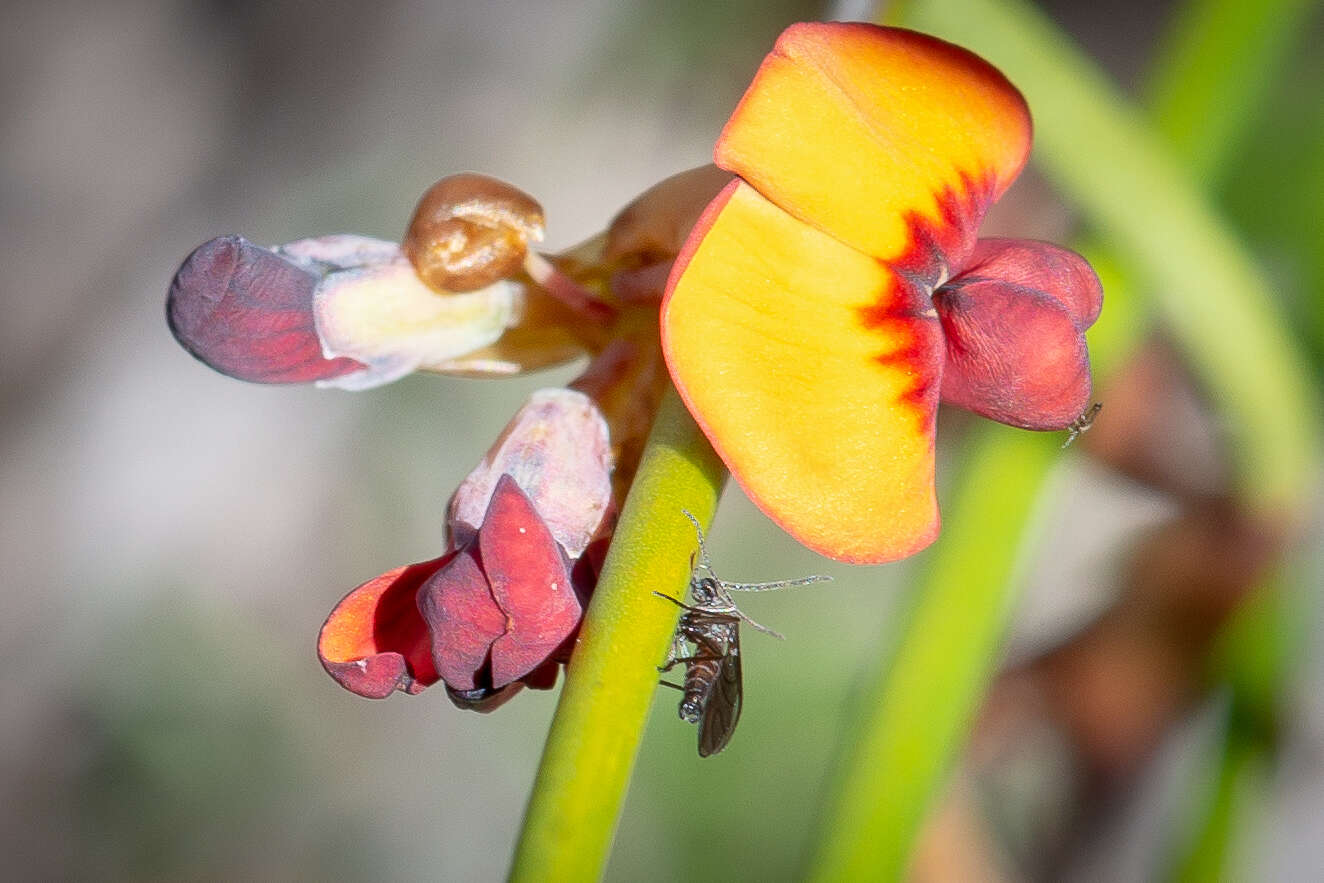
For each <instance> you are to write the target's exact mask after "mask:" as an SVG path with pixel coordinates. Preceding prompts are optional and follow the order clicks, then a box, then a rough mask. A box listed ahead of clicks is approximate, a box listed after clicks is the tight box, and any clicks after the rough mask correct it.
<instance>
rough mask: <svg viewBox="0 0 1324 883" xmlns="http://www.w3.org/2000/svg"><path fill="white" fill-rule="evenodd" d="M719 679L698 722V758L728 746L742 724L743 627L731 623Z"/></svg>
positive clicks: (714, 683) (718, 674)
mask: <svg viewBox="0 0 1324 883" xmlns="http://www.w3.org/2000/svg"><path fill="white" fill-rule="evenodd" d="M728 628H729V630H730V631H729V635H728V638H727V641H726V652H725V653H724V654H722V660H721V666H720V668H719V669H718V672H717V678H716V679H715V681H714V682H713V685H712V687H711V689H710V690H709V692H708V701H707V702H706V703H705V704H704V707H703V717H702V719H700V721H699V756H700V757H711V756H712V755H714V754H716V753H717V752H719V751H721V750H722V749H723V748H725V747H726V743H728V742H730V741H731V734H732V733H734V732H735V731H736V724H737V723H738V722H739V721H740V705H741V699H742V698H743V695H744V685H743V683H742V680H741V672H740V627H739V626H738V625H737V624H735V623H731V625H730V626H728Z"/></svg>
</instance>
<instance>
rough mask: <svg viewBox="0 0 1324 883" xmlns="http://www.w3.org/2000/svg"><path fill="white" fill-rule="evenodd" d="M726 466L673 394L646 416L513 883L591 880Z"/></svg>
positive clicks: (605, 848) (598, 870) (602, 859)
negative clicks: (698, 532)
mask: <svg viewBox="0 0 1324 883" xmlns="http://www.w3.org/2000/svg"><path fill="white" fill-rule="evenodd" d="M725 479H726V470H725V468H724V467H723V466H722V464H721V461H720V460H718V459H717V456H716V455H715V454H714V453H713V451H712V448H710V447H709V446H708V442H707V440H706V439H705V438H704V437H703V434H702V433H701V432H700V431H699V428H698V427H697V426H695V424H694V421H693V419H692V418H691V417H690V415H689V412H687V411H686V410H685V406H684V405H683V404H682V403H681V401H680V398H679V397H678V396H677V395H676V393H675V391H674V390H671V389H668V391H667V394H666V396H665V398H664V399H663V402H662V407H661V409H660V410H659V412H658V415H657V419H656V420H655V422H654V424H653V430H652V434H651V435H650V436H649V439H648V445H647V447H646V448H645V450H644V455H643V460H642V462H641V463H640V465H639V472H638V474H637V475H636V477H635V480H634V485H633V488H632V489H631V491H630V495H629V498H628V499H627V500H626V502H625V507H624V510H623V511H622V512H621V518H620V522H619V523H618V524H617V526H616V533H615V536H614V537H613V538H612V543H611V551H610V552H609V554H608V556H607V560H606V563H605V565H604V567H603V572H602V577H601V579H599V580H598V586H597V589H596V590H595V592H594V594H593V600H592V602H591V603H590V604H589V607H588V610H587V612H586V613H585V616H584V624H583V626H582V628H581V631H580V635H579V642H578V644H577V645H576V647H575V652H574V656H573V658H572V660H571V662H570V666H569V668H568V669H567V671H566V679H565V686H564V687H563V688H562V690H561V699H560V702H559V703H558V704H557V707H556V716H555V718H554V719H553V721H552V727H551V731H550V732H549V733H548V735H547V744H546V746H545V747H544V749H543V757H542V764H541V766H540V767H539V769H538V777H537V779H536V781H535V782H534V785H533V794H532V796H531V797H530V799H529V806H528V810H527V812H526V813H525V817H524V827H523V830H522V832H521V834H520V839H519V843H518V845H517V847H516V850H515V860H514V865H513V867H512V869H511V879H512V880H596V879H598V878H599V877H600V876H601V874H602V869H603V867H604V866H605V864H606V861H607V855H608V852H609V850H610V848H611V840H612V836H613V834H614V833H615V831H616V823H617V821H618V819H619V817H620V812H621V804H622V802H623V801H624V800H625V792H626V787H627V785H628V784H629V781H630V773H631V771H632V770H633V768H634V762H635V756H636V754H637V753H638V750H639V741H640V739H641V738H642V735H643V727H644V723H645V721H646V719H647V716H648V709H649V706H650V704H651V701H652V698H653V693H654V690H655V689H656V687H657V679H658V675H657V665H658V664H659V663H660V662H661V661H662V659H663V657H664V655H665V653H666V647H667V642H668V641H669V640H670V639H671V635H672V633H673V632H674V631H675V628H676V620H677V616H678V614H679V610H677V608H676V607H675V606H674V605H672V604H669V603H667V602H666V601H664V600H662V599H661V598H656V597H654V596H653V594H652V593H653V591H654V590H656V591H662V592H666V593H668V594H671V595H674V596H676V597H683V596H684V592H685V589H686V586H687V584H688V581H689V576H690V564H689V557H690V552H691V551H692V550H693V549H694V548H695V540H694V527H693V525H691V524H690V522H689V521H688V520H686V518H685V516H684V515H683V514H682V513H681V509H682V508H684V509H688V510H689V511H690V512H691V513H693V514H694V517H695V518H697V519H698V520H699V522H700V523H701V524H703V525H705V526H706V525H708V524H709V523H711V521H712V517H713V511H714V510H715V509H716V506H717V497H718V494H719V493H720V491H721V488H722V484H723V483H724V481H725Z"/></svg>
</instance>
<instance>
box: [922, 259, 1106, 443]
mask: <svg viewBox="0 0 1324 883" xmlns="http://www.w3.org/2000/svg"><path fill="white" fill-rule="evenodd" d="M1101 301H1102V294H1101V292H1100V289H1099V282H1098V279H1097V277H1095V275H1094V272H1093V271H1092V270H1091V269H1090V267H1089V265H1088V264H1087V263H1085V261H1084V260H1083V259H1082V258H1080V257H1079V256H1078V255H1076V254H1074V253H1072V252H1069V251H1066V250H1065V249H1060V248H1057V247H1056V246H1052V245H1048V244H1046V243H1041V242H1030V241H1018V240H989V241H983V242H980V243H979V245H978V246H977V247H976V249H975V252H974V259H973V260H972V261H971V262H970V264H969V266H968V269H967V270H966V271H965V272H963V273H962V274H961V275H960V276H958V277H956V278H955V279H953V280H951V281H950V282H948V283H947V284H946V285H944V286H942V287H941V288H940V289H938V291H937V292H936V293H935V294H934V297H933V303H934V306H935V307H936V308H937V310H938V315H939V317H940V319H941V320H942V326H943V331H944V332H945V335H946V348H947V358H946V364H945V366H944V369H943V379H942V398H943V401H944V402H947V403H949V404H954V405H957V406H959V407H962V408H966V409H968V410H971V411H974V412H975V413H976V414H982V415H983V416H985V417H989V418H991V419H993V420H997V421H999V422H1001V423H1007V424H1010V425H1012V426H1019V427H1022V428H1024V429H1039V430H1052V429H1062V428H1064V427H1065V426H1067V424H1069V423H1070V422H1071V421H1072V420H1074V419H1076V417H1078V416H1079V415H1080V414H1081V412H1083V411H1084V410H1085V408H1086V406H1087V405H1088V404H1089V397H1090V365H1089V351H1088V350H1087V349H1086V345H1085V336H1084V330H1085V329H1086V328H1087V327H1088V326H1089V325H1090V323H1092V322H1093V321H1094V319H1095V318H1096V317H1097V316H1098V314H1099V307H1100V304H1101Z"/></svg>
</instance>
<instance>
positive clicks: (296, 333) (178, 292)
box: [166, 236, 364, 383]
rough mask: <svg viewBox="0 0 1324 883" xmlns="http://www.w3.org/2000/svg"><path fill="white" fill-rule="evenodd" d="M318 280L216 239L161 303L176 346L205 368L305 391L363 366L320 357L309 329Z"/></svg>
mask: <svg viewBox="0 0 1324 883" xmlns="http://www.w3.org/2000/svg"><path fill="white" fill-rule="evenodd" d="M319 279H320V277H319V276H318V275H317V274H316V273H314V272H312V271H310V270H307V269H304V268H303V267H300V266H298V265H297V264H295V263H294V262H292V261H290V260H287V259H286V258H283V257H281V256H280V255H278V254H276V253H274V252H272V251H270V250H268V249H265V248H259V247H258V246H256V245H254V244H253V243H251V242H249V241H248V240H246V239H244V238H243V237H242V236H219V237H217V238H216V239H212V240H210V241H208V242H204V243H203V244H202V245H200V246H198V248H197V249H196V250H195V251H194V252H193V253H192V254H191V255H189V256H188V258H187V259H186V260H185V261H184V263H183V265H182V266H180V268H179V271H178V272H177V273H176V274H175V278H174V281H172V282H171V283H170V294H169V297H168V298H167V301H166V318H167V320H168V321H169V323H170V330H171V332H172V333H173V334H174V335H175V339H176V340H178V341H179V343H180V344H181V345H182V346H183V347H184V349H186V350H188V351H189V352H190V353H192V354H193V355H194V356H196V357H197V358H198V359H200V360H201V361H203V362H205V363H206V364H207V365H209V366H211V367H212V368H214V369H216V370H217V371H219V372H221V373H222V374H228V375H229V376H231V377H237V378H239V379H240V380H249V381H252V382H254V383H306V382H310V381H314V380H326V379H329V378H332V377H339V376H340V375H342V374H348V373H350V372H351V371H358V370H361V369H362V368H363V367H364V366H363V365H361V364H360V363H358V362H356V361H355V360H353V359H344V358H336V359H326V358H323V357H322V342H321V340H320V339H319V338H318V336H317V329H316V327H315V326H314V324H313V291H314V290H315V289H316V288H317V283H318V281H319Z"/></svg>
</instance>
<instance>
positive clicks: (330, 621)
mask: <svg viewBox="0 0 1324 883" xmlns="http://www.w3.org/2000/svg"><path fill="white" fill-rule="evenodd" d="M445 561H446V557H445V556H443V557H441V558H435V559H433V560H432V561H424V562H422V563H420V564H411V565H409V566H407V567H397V568H396V569H395V570H392V571H389V572H387V573H383V574H382V575H381V576H379V577H376V578H375V579H370V580H368V581H367V582H366V583H364V584H363V585H361V586H359V587H358V588H356V589H354V590H353V591H351V592H350V593H349V594H348V595H346V596H345V598H344V599H343V600H342V601H341V602H340V603H339V604H337V605H336V607H335V609H334V610H332V611H331V615H330V616H328V617H327V619H326V623H325V624H324V625H323V626H322V632H321V634H320V635H318V638H317V655H318V657H319V658H320V659H321V660H322V667H323V668H325V669H326V671H327V673H328V674H329V675H331V677H333V678H335V679H336V681H337V682H338V683H339V684H340V685H341V686H342V687H344V688H345V689H346V690H349V691H351V692H353V693H358V694H359V695H360V696H366V697H368V698H369V699H382V698H385V697H386V696H389V695H390V694H391V693H392V692H393V691H395V690H401V691H403V692H406V693H418V692H420V691H421V690H422V689H423V688H424V687H426V686H428V685H429V684H434V683H436V681H437V671H436V669H435V668H434V667H433V665H432V656H431V653H430V649H431V644H430V640H429V638H428V629H427V624H426V623H425V622H424V621H423V618H422V617H421V616H419V614H418V607H417V606H416V604H415V601H414V598H415V595H416V594H417V593H418V587H419V586H420V585H421V584H422V583H423V582H424V581H425V580H426V579H427V578H428V577H430V576H432V574H433V573H435V572H436V570H437V568H438V567H440V566H441V565H442V564H443V563H445Z"/></svg>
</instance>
